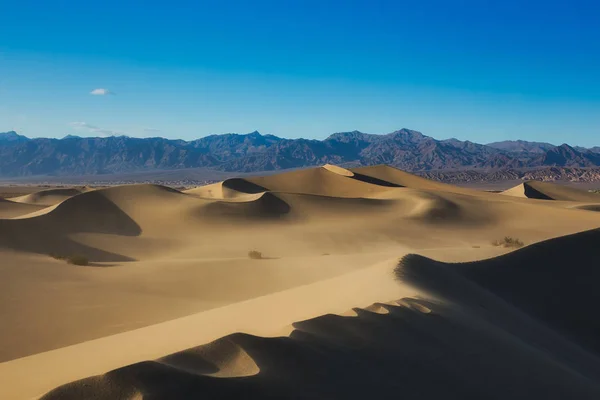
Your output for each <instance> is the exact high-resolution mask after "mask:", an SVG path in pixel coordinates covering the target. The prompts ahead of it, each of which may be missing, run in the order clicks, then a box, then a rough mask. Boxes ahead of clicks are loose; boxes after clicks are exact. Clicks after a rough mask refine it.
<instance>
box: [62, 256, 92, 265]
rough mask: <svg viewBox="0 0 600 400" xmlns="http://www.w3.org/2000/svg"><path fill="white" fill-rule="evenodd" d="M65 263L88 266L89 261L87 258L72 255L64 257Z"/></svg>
mask: <svg viewBox="0 0 600 400" xmlns="http://www.w3.org/2000/svg"><path fill="white" fill-rule="evenodd" d="M66 260H67V263H69V264H73V265H88V264H89V261H88V259H87V257H85V256H81V255H73V256H68V257H66Z"/></svg>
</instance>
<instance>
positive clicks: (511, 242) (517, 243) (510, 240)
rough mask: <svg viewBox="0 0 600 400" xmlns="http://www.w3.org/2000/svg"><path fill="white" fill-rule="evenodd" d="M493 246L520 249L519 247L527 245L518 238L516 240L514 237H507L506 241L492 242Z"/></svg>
mask: <svg viewBox="0 0 600 400" xmlns="http://www.w3.org/2000/svg"><path fill="white" fill-rule="evenodd" d="M492 245H494V246H502V247H516V248H519V247H523V246H525V243H523V242H522V241H521V240H519V239H518V238H514V237H512V236H505V237H504V239H502V240H494V241H493V242H492Z"/></svg>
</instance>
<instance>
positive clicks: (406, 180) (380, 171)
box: [352, 165, 482, 195]
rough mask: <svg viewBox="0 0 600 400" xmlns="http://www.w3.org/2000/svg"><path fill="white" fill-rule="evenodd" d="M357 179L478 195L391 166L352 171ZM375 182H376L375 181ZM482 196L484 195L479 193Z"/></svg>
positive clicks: (469, 190)
mask: <svg viewBox="0 0 600 400" xmlns="http://www.w3.org/2000/svg"><path fill="white" fill-rule="evenodd" d="M352 172H354V174H355V178H357V179H362V180H364V181H371V182H388V183H390V184H393V185H397V186H401V187H408V188H413V189H421V190H439V191H445V192H453V193H467V194H474V193H477V192H476V191H474V190H471V189H465V188H461V187H458V186H453V185H448V184H445V183H441V182H436V181H431V180H429V179H425V178H421V177H420V176H417V175H413V174H410V173H408V172H405V171H402V170H399V169H397V168H394V167H390V166H389V165H374V166H371V167H360V168H354V169H352ZM374 180H375V181H374ZM478 194H479V195H482V193H478Z"/></svg>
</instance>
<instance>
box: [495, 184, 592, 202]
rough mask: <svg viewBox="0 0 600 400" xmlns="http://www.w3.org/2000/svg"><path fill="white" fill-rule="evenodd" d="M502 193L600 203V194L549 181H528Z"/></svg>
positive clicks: (533, 197)
mask: <svg viewBox="0 0 600 400" xmlns="http://www.w3.org/2000/svg"><path fill="white" fill-rule="evenodd" d="M501 194H504V195H508V196H515V197H527V198H531V199H539V200H560V201H577V202H596V203H600V195H598V194H596V193H590V192H586V191H585V190H580V189H576V188H572V187H567V186H562V185H557V184H554V183H548V182H539V181H528V182H524V183H522V184H520V185H517V186H515V187H514V188H511V189H508V190H505V191H504V192H502V193H501Z"/></svg>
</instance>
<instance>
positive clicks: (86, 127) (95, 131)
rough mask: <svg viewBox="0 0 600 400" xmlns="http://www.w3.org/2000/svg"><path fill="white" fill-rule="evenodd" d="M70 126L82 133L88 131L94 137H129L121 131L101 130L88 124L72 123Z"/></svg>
mask: <svg viewBox="0 0 600 400" xmlns="http://www.w3.org/2000/svg"><path fill="white" fill-rule="evenodd" d="M69 125H70V126H72V127H73V128H75V129H77V130H80V131H87V132H90V133H92V134H94V135H99V136H122V135H127V134H126V133H125V132H121V131H113V130H111V129H103V128H99V127H97V126H95V125H91V124H88V123H87V122H71V123H69Z"/></svg>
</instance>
